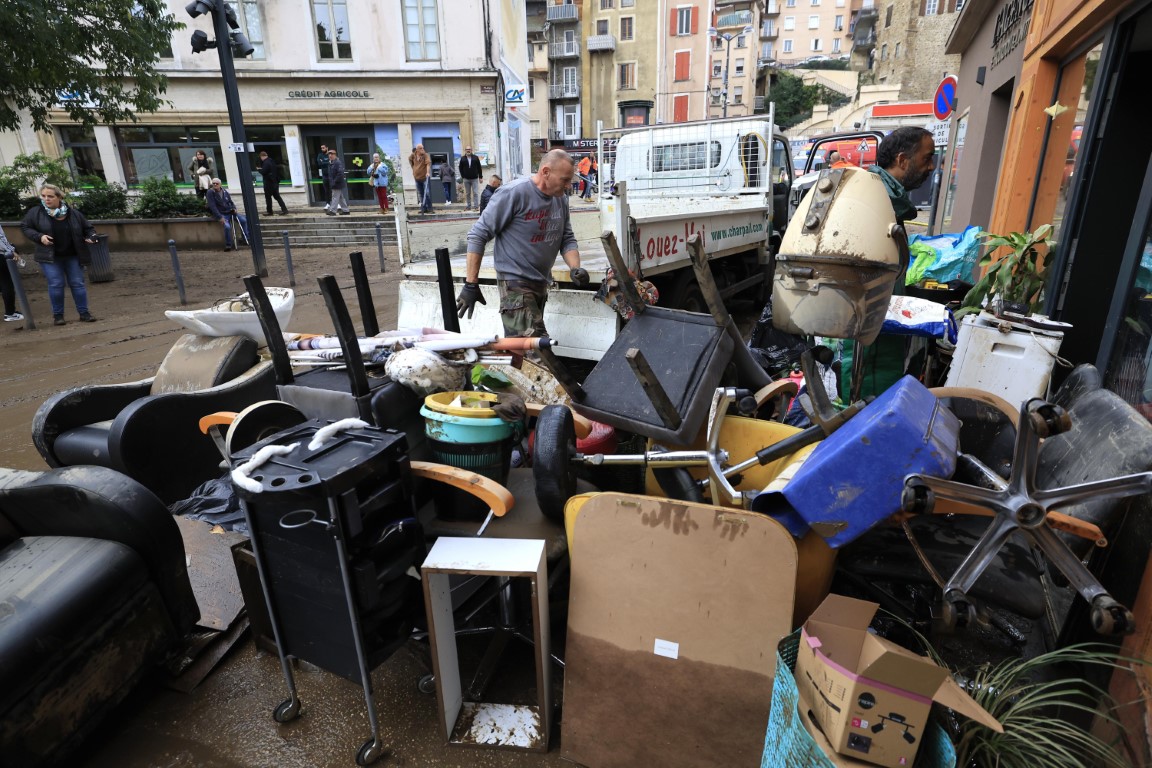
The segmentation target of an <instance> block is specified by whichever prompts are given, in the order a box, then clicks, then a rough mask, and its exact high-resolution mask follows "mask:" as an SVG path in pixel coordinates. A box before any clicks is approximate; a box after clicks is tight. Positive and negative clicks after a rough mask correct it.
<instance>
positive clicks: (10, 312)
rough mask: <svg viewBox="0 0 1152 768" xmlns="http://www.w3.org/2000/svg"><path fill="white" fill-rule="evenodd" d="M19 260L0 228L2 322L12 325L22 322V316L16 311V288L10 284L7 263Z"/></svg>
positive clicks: (14, 247) (10, 278)
mask: <svg viewBox="0 0 1152 768" xmlns="http://www.w3.org/2000/svg"><path fill="white" fill-rule="evenodd" d="M17 258H19V254H17V253H16V246H14V245H12V243H10V242H8V238H7V237H6V236H5V235H4V228H3V227H0V296H2V297H3V299H4V322H6V323H14V322H16V321H18V320H23V319H24V315H23V314H22V313H20V312H17V311H16V286H15V285H13V283H12V273H11V272H10V271H9V270H8V261H9V260H12V261H15V260H16V259H17Z"/></svg>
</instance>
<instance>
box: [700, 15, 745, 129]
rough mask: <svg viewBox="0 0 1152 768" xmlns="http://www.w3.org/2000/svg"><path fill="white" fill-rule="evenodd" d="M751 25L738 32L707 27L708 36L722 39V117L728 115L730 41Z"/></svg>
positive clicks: (742, 33) (743, 33)
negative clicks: (720, 30)
mask: <svg viewBox="0 0 1152 768" xmlns="http://www.w3.org/2000/svg"><path fill="white" fill-rule="evenodd" d="M751 33H752V27H751V26H750V25H749V26H747V27H744V29H742V30H740V31H739V32H719V31H717V29H716V27H709V28H708V36H709V37H711V38H717V37H719V38H720V39H721V40H723V41H724V82H723V83H722V84H721V86H720V98H721V99H722V100H723V109H724V113H723V117H728V64H729V62H730V61H731V58H732V41H733V40H734V39H735V38H737V37H739V36H740V35H749V34H751Z"/></svg>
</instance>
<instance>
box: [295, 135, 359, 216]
mask: <svg viewBox="0 0 1152 768" xmlns="http://www.w3.org/2000/svg"><path fill="white" fill-rule="evenodd" d="M321 146H326V147H328V149H335V150H336V156H337V157H339V158H340V160H341V161H343V163H344V175H345V178H346V179H347V180H348V202H349V203H350V204H352V205H355V204H357V203H362V204H366V203H375V202H376V196H375V195H374V194H373V192H372V185H371V184H370V183H369V181H368V167H369V166H371V165H372V153H373V152H374V151H375V141H374V140H373V138H372V128H371V127H369V126H363V125H350V126H326V127H324V128H322V129H316V130H311V131H308V132H306V133H305V134H304V152H305V156H306V158H307V161H308V202H309V203H311V204H312V205H324V204H325V203H326V202H327V201H328V198H327V195H326V189H325V187H324V182H323V179H321V178H320V166H319V163H318V157H317V156H318V155H319V154H320V147H321Z"/></svg>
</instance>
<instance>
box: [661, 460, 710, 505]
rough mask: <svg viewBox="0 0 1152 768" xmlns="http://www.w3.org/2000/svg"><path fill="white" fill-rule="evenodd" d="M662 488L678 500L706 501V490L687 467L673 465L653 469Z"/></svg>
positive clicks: (700, 502) (698, 502)
mask: <svg viewBox="0 0 1152 768" xmlns="http://www.w3.org/2000/svg"><path fill="white" fill-rule="evenodd" d="M652 474H653V476H655V478H656V482H657V483H659V484H660V490H662V491H664V495H665V496H667V497H668V498H670V499H676V500H677V501H691V502H694V503H696V504H703V503H704V492H703V491H701V490H700V486H698V485H696V481H695V480H694V479H693V478H692V475H691V474H690V473H689V472H688V469H687V468H685V467H671V468H669V469H654V470H652Z"/></svg>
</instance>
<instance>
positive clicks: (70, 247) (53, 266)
mask: <svg viewBox="0 0 1152 768" xmlns="http://www.w3.org/2000/svg"><path fill="white" fill-rule="evenodd" d="M20 229H21V231H22V232H23V233H24V236H25V237H27V238H28V239H29V240H31V241H32V242H33V243H34V244H35V246H36V250H35V251H34V256H33V258H35V259H36V264H37V266H39V267H40V271H41V272H43V273H44V277H45V279H46V280H47V281H48V302H49V303H50V304H51V305H52V322H53V324H55V325H64V284H65V283H67V284H68V287H69V289H71V292H72V302H73V303H74V304H75V305H76V311H77V312H78V313H79V314H80V322H82V323H94V322H96V318H95V317H93V316H92V314H91V313H90V312H89V311H88V289H87V287H85V285H84V265H85V264H87V263H88V262H89V261H90V259H91V257H90V256H89V254H88V246H89V245H90V244H92V243H95V242H96V230H95V229H94V228H93V227H92V225H91V224H89V223H88V219H86V218H84V214H82V213H81V212H80V211H78V210H75V209H74V208H71V207H70V206H69V205H68V203H66V202H65V201H64V190H62V189H60V187H57V186H56V185H55V184H44V185H42V186H41V187H40V205H37V206H34V207H32V208H30V209H28V213H26V214H25V215H24V221H23V222H22V223H21V226H20ZM7 266H8V265H7V264H5V265H4V267H5V268H7Z"/></svg>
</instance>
